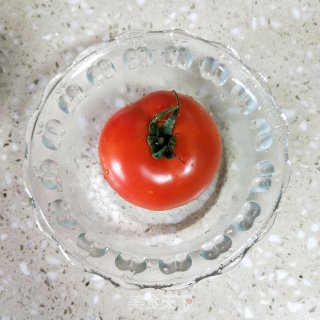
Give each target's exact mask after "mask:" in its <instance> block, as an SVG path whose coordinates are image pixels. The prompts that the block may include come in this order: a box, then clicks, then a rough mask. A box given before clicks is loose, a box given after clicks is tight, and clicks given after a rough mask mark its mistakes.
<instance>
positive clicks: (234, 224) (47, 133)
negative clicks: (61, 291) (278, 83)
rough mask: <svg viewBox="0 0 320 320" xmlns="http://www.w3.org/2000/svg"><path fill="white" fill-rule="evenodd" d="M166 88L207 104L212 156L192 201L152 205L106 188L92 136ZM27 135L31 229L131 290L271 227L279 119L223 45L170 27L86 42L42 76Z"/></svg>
mask: <svg viewBox="0 0 320 320" xmlns="http://www.w3.org/2000/svg"><path fill="white" fill-rule="evenodd" d="M173 89H174V90H176V91H177V92H180V93H183V94H186V95H190V96H192V97H194V99H196V100H197V101H199V102H200V103H201V104H202V105H204V106H205V107H206V108H207V109H208V110H209V112H210V113H212V115H213V117H214V118H215V121H216V123H217V125H218V127H219V130H220V134H221V137H222V141H223V159H222V164H221V167H220V170H219V174H218V176H217V178H216V179H215V180H214V181H213V182H212V184H211V185H210V187H209V188H208V189H207V190H206V191H205V192H204V193H203V194H202V195H201V196H200V197H199V198H198V199H197V200H194V201H193V202H191V203H189V204H187V205H185V206H182V207H180V208H177V209H174V210H167V211H160V212H159V211H157V212H152V211H149V210H145V209H142V208H139V207H136V206H134V205H132V204H130V203H128V202H126V201H125V200H123V199H122V198H120V196H118V195H117V194H116V193H115V192H114V191H113V190H112V189H111V188H110V186H109V185H108V183H107V182H106V181H105V180H104V178H103V173H102V170H101V168H100V163H99V160H98V154H97V142H98V138H99V134H100V131H101V129H102V127H103V125H104V124H105V122H106V120H107V119H108V118H109V117H110V115H112V114H113V113H114V112H116V111H117V110H118V109H119V108H121V107H123V106H125V105H127V104H129V103H132V102H134V101H136V100H137V99H139V98H140V97H141V96H143V95H144V94H147V93H149V92H152V91H155V90H173ZM26 136H27V138H26V140H27V148H26V157H25V161H24V174H25V183H26V187H27V190H28V194H29V196H30V198H31V200H32V203H33V205H34V208H35V213H36V219H37V223H38V225H39V226H40V228H41V229H42V230H43V231H44V232H45V233H46V234H47V235H48V236H49V237H51V238H52V239H54V240H55V241H56V242H57V243H58V245H59V247H60V248H61V250H62V252H63V253H64V254H65V256H67V257H68V259H69V260H71V261H72V262H73V263H76V264H77V265H80V266H81V267H83V268H84V269H85V270H86V271H89V272H92V273H95V274H98V275H100V276H102V277H104V278H105V279H108V280H109V281H111V282H112V283H113V284H115V285H121V286H125V287H130V288H146V287H153V288H172V289H177V288H182V287H185V286H187V285H192V284H194V283H196V282H197V281H199V280H201V279H203V278H206V277H208V276H213V275H218V274H220V273H222V272H224V271H225V270H228V269H230V268H231V267H232V266H234V265H235V264H236V263H237V262H239V261H240V260H241V258H242V257H243V256H244V254H245V253H246V252H247V250H248V249H249V248H250V247H251V246H252V245H253V244H254V243H256V242H257V240H258V239H259V238H260V237H261V236H262V235H263V234H264V233H265V232H266V231H267V230H268V229H269V228H270V227H271V225H272V223H273V222H274V218H275V210H276V209H277V206H278V204H279V201H280V198H281V195H282V193H283V191H284V188H285V186H286V184H287V182H288V178H289V165H288V163H289V162H288V155H287V135H286V123H285V121H284V120H283V119H282V117H281V115H280V112H279V109H278V108H277V107H276V106H275V103H274V101H273V99H272V96H271V93H270V90H269V88H268V86H267V85H266V82H265V81H264V80H263V78H262V77H261V76H260V75H259V74H258V73H256V72H254V71H253V70H251V69H249V68H248V67H246V66H245V65H244V64H243V63H242V62H241V61H240V59H239V57H238V55H237V54H236V53H235V51H234V50H232V49H231V48H229V47H227V46H224V45H222V44H219V43H216V42H210V41H205V40H203V39H200V38H198V37H196V36H193V35H191V34H189V33H186V32H183V31H179V30H168V31H159V32H144V31H143V32H128V33H125V34H123V35H121V36H119V37H117V38H116V39H115V40H113V41H110V42H107V43H102V44H98V45H95V46H93V47H90V48H89V49H87V50H85V51H84V52H83V53H82V54H81V55H80V56H79V57H78V58H77V59H76V60H75V62H74V63H73V64H72V65H71V66H70V67H68V68H67V69H66V70H65V71H64V72H62V73H60V74H59V75H57V76H56V77H55V78H54V79H53V80H52V81H51V82H50V83H49V85H48V87H47V88H46V90H45V93H44V96H43V99H42V102H41V105H40V106H39V108H38V109H37V110H36V112H35V113H34V115H33V117H32V119H31V120H30V122H29V125H28V128H27V134H26Z"/></svg>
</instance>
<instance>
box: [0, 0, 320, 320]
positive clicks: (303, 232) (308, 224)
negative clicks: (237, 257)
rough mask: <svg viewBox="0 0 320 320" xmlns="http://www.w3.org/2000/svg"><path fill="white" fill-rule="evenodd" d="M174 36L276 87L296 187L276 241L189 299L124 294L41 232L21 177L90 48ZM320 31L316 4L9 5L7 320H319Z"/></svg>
mask: <svg viewBox="0 0 320 320" xmlns="http://www.w3.org/2000/svg"><path fill="white" fill-rule="evenodd" d="M173 27H175V28H181V29H187V30H190V31H192V32H195V33H197V34H198V35H200V36H202V37H205V38H208V39H213V40H216V41H219V42H224V43H227V44H229V45H231V46H232V47H234V48H235V49H236V50H237V51H238V52H239V54H240V56H241V57H242V58H243V60H244V61H245V63H247V64H249V65H250V66H251V67H253V68H254V69H256V70H259V71H261V72H262V73H263V74H265V75H267V76H268V80H269V84H270V87H271V89H272V92H273V94H274V97H275V100H276V101H277V103H278V104H279V105H280V106H281V108H282V110H283V112H284V113H285V114H286V115H287V118H288V122H289V130H290V150H289V151H290V158H291V162H292V177H291V181H290V184H289V187H288V189H287V192H286V193H285V196H284V198H283V200H282V202H281V204H280V208H279V216H278V218H277V220H276V223H275V225H274V227H273V228H272V230H271V232H270V233H269V234H268V235H267V236H266V237H265V238H264V239H263V240H262V241H260V242H259V243H258V244H257V245H256V246H254V248H253V249H252V250H251V251H250V252H249V253H248V254H247V255H246V257H245V258H244V259H243V261H242V262H241V263H240V264H239V265H238V266H237V267H236V268H234V269H233V270H231V271H230V272H228V273H226V274H225V275H222V276H219V277H216V278H212V279H206V280H203V281H201V282H200V283H198V284H197V285H196V286H194V287H191V288H188V289H185V290H182V291H179V292H170V293H167V292H165V291H153V290H144V291H126V290H124V289H119V288H118V289H115V288H113V287H112V286H111V285H110V284H109V283H107V282H105V281H104V280H103V279H101V278H99V277H98V276H92V275H90V274H85V273H84V272H83V271H82V270H79V269H77V268H75V267H73V266H71V265H69V264H68V263H67V261H66V260H65V259H64V257H63V256H62V254H61V253H60V252H59V251H58V249H57V247H56V245H55V244H54V243H53V242H52V241H50V240H48V239H47V238H46V237H45V236H44V235H43V234H42V233H41V232H40V231H39V230H38V228H37V226H36V224H35V220H34V215H33V212H32V208H31V206H30V204H29V203H28V199H27V196H26V194H25V192H24V186H23V180H22V174H21V166H22V159H23V155H24V133H25V128H26V124H27V122H28V119H29V117H30V115H31V113H32V111H33V110H34V109H35V107H36V105H37V104H38V103H39V101H40V98H41V95H42V92H43V88H44V87H45V85H46V84H47V82H48V80H49V79H50V78H51V77H53V76H54V75H55V74H56V73H57V72H59V71H61V70H62V69H64V67H65V66H66V65H68V64H69V63H70V62H71V61H72V60H73V59H74V57H75V56H76V55H77V53H78V52H80V51H81V50H83V49H84V48H85V47H87V46H89V45H91V44H93V43H96V42H99V41H102V40H108V39H110V38H113V37H114V36H115V35H117V34H119V33H121V32H123V31H125V30H128V29H152V30H160V29H166V28H173ZM319 27H320V10H319V2H318V1H316V0H308V1H306V0H299V1H296V0H288V1H282V2H281V1H260V0H258V1H254V0H253V1H248V0H244V1H241V2H240V1H238V2H234V1H226V0H223V1H222V0H210V1H209V0H208V1H205V0H188V1H172V0H163V1H153V0H152V1H147V0H137V1H122V0H117V1H114V0H109V1H97V0H92V1H81V0H69V1H59V2H58V1H52V0H50V1H41V0H39V1H34V0H30V1H17V0H13V1H1V12H0V96H1V101H0V119H1V122H0V146H1V149H0V306H1V307H0V319H1V320H4V319H90V320H94V319H108V320H109V319H122V320H125V319H214V320H219V319H277V320H281V319H320V269H319V265H320V247H319V242H320V216H319V207H320V197H319V191H320V151H319V150H320V125H319V123H320V122H319V120H320V107H319V100H320V90H319V88H320V60H319V57H320V44H319V42H320V33H319ZM183 299H187V300H186V301H187V303H188V307H187V308H186V307H183V305H182V302H183V301H185V300H183Z"/></svg>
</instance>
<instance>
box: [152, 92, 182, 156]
mask: <svg viewBox="0 0 320 320" xmlns="http://www.w3.org/2000/svg"><path fill="white" fill-rule="evenodd" d="M173 93H174V94H175V96H176V99H177V105H176V106H174V107H171V108H169V109H166V110H164V111H162V112H159V113H157V114H156V115H155V116H154V117H153V118H152V120H151V121H150V124H149V132H148V137H147V142H148V145H149V146H150V148H151V154H152V156H153V157H154V158H155V159H161V158H163V157H165V158H167V159H172V158H174V157H176V155H175V153H174V151H173V148H174V147H175V146H176V137H175V136H174V135H173V128H174V125H175V123H176V120H177V117H178V113H179V109H180V101H179V97H178V95H177V93H176V92H175V91H174V90H173ZM167 114H170V115H169V117H168V118H167V119H166V120H165V121H164V123H163V125H162V126H159V121H160V120H162V118H163V117H165V116H166V115H167Z"/></svg>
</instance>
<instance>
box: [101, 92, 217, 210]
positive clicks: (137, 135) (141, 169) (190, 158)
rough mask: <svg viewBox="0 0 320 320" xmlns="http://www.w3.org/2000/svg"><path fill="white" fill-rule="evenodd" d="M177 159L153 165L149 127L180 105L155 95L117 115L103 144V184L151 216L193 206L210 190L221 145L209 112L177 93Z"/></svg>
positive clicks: (171, 98) (107, 127) (171, 96)
mask: <svg viewBox="0 0 320 320" xmlns="http://www.w3.org/2000/svg"><path fill="white" fill-rule="evenodd" d="M178 97H179V101H180V105H181V107H180V110H179V114H178V117H177V120H176V123H175V126H174V129H173V134H174V135H175V137H176V146H175V147H174V149H173V151H174V153H175V154H176V157H175V158H173V159H166V158H161V159H155V158H153V157H152V153H151V149H150V147H149V145H148V143H147V135H148V129H149V123H150V121H151V120H152V118H153V117H154V116H155V115H156V114H157V113H159V112H161V111H164V110H166V109H168V108H170V107H172V106H175V105H177V100H176V97H175V95H174V94H173V92H171V91H156V92H152V93H150V94H148V95H146V96H144V97H142V98H141V99H140V100H138V101H136V102H135V103H133V104H131V105H128V106H126V107H124V108H122V109H120V110H119V111H118V112H116V113H115V114H113V115H112V116H111V118H110V119H109V120H108V121H107V122H106V124H105V126H104V128H103V130H102V132H101V135H100V138H99V146H98V152H99V158H100V162H101V165H102V169H103V172H104V176H105V179H106V180H107V181H108V183H109V184H110V186H111V187H112V188H113V189H114V190H115V191H116V192H117V193H118V194H119V195H120V196H121V197H123V198H124V199H125V200H127V201H129V202H131V203H133V204H135V205H137V206H139V207H142V208H145V209H149V210H168V209H173V208H176V207H179V206H181V205H184V204H186V203H188V202H190V201H192V200H195V199H197V198H198V197H199V195H200V194H201V193H202V192H203V191H204V190H205V189H206V188H207V187H208V186H209V185H210V183H211V182H212V180H213V178H214V177H215V175H216V173H217V171H218V169H219V166H220V162H221V155H222V144H221V139H220V135H219V132H218V129H217V126H216V124H215V122H214V120H213V118H212V117H211V115H210V114H209V112H208V111H207V110H206V109H205V108H204V107H203V106H202V105H201V104H199V103H198V102H196V101H195V100H193V98H191V97H189V96H185V95H182V94H179V93H178Z"/></svg>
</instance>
